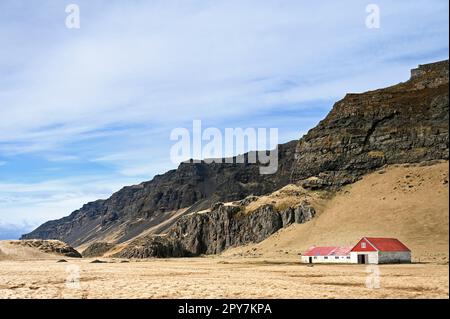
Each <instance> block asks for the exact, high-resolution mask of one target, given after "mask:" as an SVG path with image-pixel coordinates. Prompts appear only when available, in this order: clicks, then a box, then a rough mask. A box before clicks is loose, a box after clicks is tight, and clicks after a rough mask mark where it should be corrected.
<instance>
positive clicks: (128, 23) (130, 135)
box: [0, 0, 449, 239]
mask: <svg viewBox="0 0 450 319" xmlns="http://www.w3.org/2000/svg"><path fill="white" fill-rule="evenodd" d="M69 4H76V5H77V6H78V8H79V10H80V11H79V13H80V28H67V26H66V19H67V17H68V15H69V14H70V13H66V11H65V9H66V6H67V5H69ZM369 4H375V5H377V7H378V8H379V13H380V15H379V17H380V19H379V28H368V27H367V25H366V19H367V17H368V15H370V14H371V12H367V11H366V7H367V5H369ZM448 9H449V8H448V2H447V0H431V1H430V0H417V1H407V0H400V1H375V0H374V1H370V2H365V1H361V0H355V1H350V0H348V1H347V0H345V1H320V3H319V1H300V0H284V1H283V0H282V1H279V0H277V1H275V0H267V1H257V0H242V1H234V0H214V1H212V0H211V1H208V0H204V1H200V0H184V1H181V0H179V1H172V0H153V1H137V0H134V1H118V0H117V1H114V0H108V1H106V0H105V1H100V0H89V1H76V0H71V1H70V2H69V1H68V2H66V1H50V0H48V1H45V0H42V1H26V0H23V1H20V0H2V1H1V2H0V239H13V238H18V237H19V236H20V235H21V234H23V233H26V232H28V231H30V230H32V229H33V228H35V227H36V226H38V225H39V224H41V223H43V222H45V221H47V220H50V219H56V218H60V217H63V216H66V215H68V214H70V213H71V212H72V211H74V210H76V209H78V208H80V207H81V206H82V205H83V204H84V203H86V202H89V201H92V200H96V199H99V198H107V197H109V196H110V195H111V194H112V193H113V192H115V191H118V190H119V189H120V188H121V187H123V186H126V185H131V184H136V183H140V182H142V181H146V180H150V179H151V178H152V177H153V176H154V175H155V174H161V173H164V172H165V171H167V170H169V169H173V168H176V167H177V164H176V163H173V162H172V161H171V160H170V158H169V157H170V148H171V146H172V145H173V143H174V142H173V141H171V140H170V133H171V131H172V130H173V129H174V128H177V127H183V128H187V129H191V128H192V121H193V120H201V121H202V125H203V126H204V127H205V128H206V127H217V128H219V129H220V130H223V129H225V128H227V127H228V128H235V127H242V128H247V127H251V128H257V127H265V128H278V131H279V142H280V143H283V142H287V141H290V140H293V139H298V138H300V137H301V136H302V135H303V134H305V133H306V132H307V131H308V130H309V129H311V128H312V127H314V126H315V125H316V124H317V123H318V122H319V121H320V120H321V119H322V118H323V117H324V116H326V114H327V113H328V112H329V110H330V109H331V108H332V106H333V104H334V103H335V102H336V101H337V100H339V99H341V98H343V97H344V96H345V94H346V93H350V92H351V93H357V92H364V91H367V90H371V89H376V88H380V87H384V86H388V85H392V84H395V83H398V82H402V81H406V80H407V79H408V78H409V73H410V69H411V68H414V67H416V66H417V65H418V64H423V63H428V62H433V61H437V60H442V59H447V58H448V50H449V45H448V36H449V29H448V25H449V17H448Z"/></svg>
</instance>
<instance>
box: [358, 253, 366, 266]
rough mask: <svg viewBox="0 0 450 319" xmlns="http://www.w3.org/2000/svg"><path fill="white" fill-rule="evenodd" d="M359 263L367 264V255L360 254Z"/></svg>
mask: <svg viewBox="0 0 450 319" xmlns="http://www.w3.org/2000/svg"><path fill="white" fill-rule="evenodd" d="M358 264H367V255H363V254H361V255H358Z"/></svg>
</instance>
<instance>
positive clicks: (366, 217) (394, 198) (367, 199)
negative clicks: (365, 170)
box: [224, 162, 449, 262]
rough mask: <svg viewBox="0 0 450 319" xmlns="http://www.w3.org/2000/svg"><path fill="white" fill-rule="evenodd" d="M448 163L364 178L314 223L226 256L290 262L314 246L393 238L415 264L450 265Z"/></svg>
mask: <svg viewBox="0 0 450 319" xmlns="http://www.w3.org/2000/svg"><path fill="white" fill-rule="evenodd" d="M448 168H449V167H448V162H442V163H439V164H435V165H432V166H420V165H394V166H390V167H387V168H385V169H383V170H380V171H377V172H375V173H372V174H369V175H367V176H365V177H364V178H363V179H362V180H360V181H359V182H357V183H355V184H353V185H349V186H347V187H345V188H344V189H342V190H341V191H340V192H338V193H337V194H336V195H335V196H333V197H332V198H331V199H330V200H328V201H326V202H325V204H324V205H323V206H322V205H321V206H320V207H318V215H317V216H316V218H315V219H314V220H313V221H311V222H308V223H306V224H301V225H293V226H291V227H288V228H286V229H283V230H281V231H279V232H278V233H276V234H275V235H273V236H271V237H270V238H268V239H266V240H265V241H263V242H261V243H259V244H256V245H250V246H246V247H240V248H233V249H230V250H228V251H226V252H224V255H228V256H232V255H255V256H267V257H269V256H285V257H287V256H291V257H297V254H298V253H299V252H302V251H304V250H305V249H307V248H308V247H310V246H312V245H352V244H354V243H356V242H357V240H358V239H359V238H361V237H363V236H374V237H375V236H385V237H396V238H399V239H400V240H401V241H403V242H404V243H405V244H406V245H407V246H408V247H409V248H410V249H411V250H412V251H413V259H414V260H416V261H418V260H421V261H438V262H442V261H448V250H449V223H448V221H449V200H448V196H449V190H448V172H449V169H448Z"/></svg>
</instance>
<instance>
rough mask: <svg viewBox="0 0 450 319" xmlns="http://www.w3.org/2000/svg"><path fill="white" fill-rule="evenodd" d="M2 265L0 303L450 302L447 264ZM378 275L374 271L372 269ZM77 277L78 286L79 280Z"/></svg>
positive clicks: (218, 261) (205, 261)
mask: <svg viewBox="0 0 450 319" xmlns="http://www.w3.org/2000/svg"><path fill="white" fill-rule="evenodd" d="M105 260H107V261H108V263H91V262H92V259H67V261H68V262H67V263H58V262H57V259H54V258H52V259H46V260H33V261H23V260H22V261H19V260H15V261H11V260H10V261H0V298H448V297H449V274H448V271H449V267H448V264H409V265H381V266H379V268H378V270H379V273H380V276H379V278H380V281H379V284H380V288H378V289H377V288H375V289H373V288H372V289H371V288H367V287H366V281H369V282H372V283H373V282H376V280H373V279H375V278H374V277H371V276H373V275H371V274H370V273H371V272H372V271H373V269H374V268H367V267H366V266H364V265H314V267H308V266H307V265H304V264H300V263H299V262H298V261H297V260H292V259H290V260H289V259H286V260H280V259H278V260H270V259H259V258H246V259H244V258H223V257H204V258H190V259H183V258H179V259H150V260H145V261H131V262H127V263H124V262H120V261H119V260H111V259H105ZM375 270H376V269H375ZM77 271H79V286H77V277H78V273H77Z"/></svg>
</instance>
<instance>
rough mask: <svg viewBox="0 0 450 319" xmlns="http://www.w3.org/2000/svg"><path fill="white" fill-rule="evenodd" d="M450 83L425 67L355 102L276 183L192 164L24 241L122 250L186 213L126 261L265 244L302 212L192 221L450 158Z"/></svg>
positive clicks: (290, 153)
mask: <svg viewBox="0 0 450 319" xmlns="http://www.w3.org/2000/svg"><path fill="white" fill-rule="evenodd" d="M448 75H449V74H448V61H443V62H438V63H433V64H427V65H424V66H420V67H419V68H417V69H415V70H413V71H412V76H411V79H410V80H408V81H407V82H404V83H400V84H398V85H394V86H392V87H388V88H385V89H380V90H376V91H370V92H366V93H362V94H348V95H347V96H346V97H345V98H344V99H343V100H341V101H339V102H337V103H336V104H335V105H334V106H333V109H332V110H331V112H330V113H329V114H328V116H327V117H326V118H325V119H324V120H323V121H321V122H320V123H319V124H318V125H317V126H316V127H315V128H313V129H312V130H310V131H309V132H308V134H306V135H305V136H304V137H303V138H302V139H300V141H298V142H296V141H293V142H290V143H287V144H283V145H281V146H280V148H279V151H280V152H279V169H278V172H277V173H276V174H274V175H260V174H259V168H258V166H257V165H252V164H245V165H244V164H219V163H216V164H205V163H198V164H187V163H185V164H181V165H180V166H179V167H178V169H177V170H172V171H169V172H167V173H165V174H163V175H159V176H156V177H155V178H154V179H153V180H152V181H150V182H145V183H142V184H140V185H136V186H131V187H125V188H123V189H122V190H120V191H119V192H117V193H115V194H114V195H113V196H111V198H109V199H107V200H100V201H96V202H93V203H89V204H86V205H85V206H83V207H82V208H81V209H80V210H77V211H75V212H73V213H72V214H71V215H70V216H68V217H65V218H62V219H60V220H56V221H50V222H47V223H45V224H43V225H42V226H40V227H39V228H37V229H36V230H35V231H33V232H31V233H30V234H27V235H24V236H23V237H22V238H24V239H26V238H43V239H50V238H51V239H60V240H63V241H66V242H68V243H70V244H72V245H75V246H78V245H81V244H85V243H88V242H94V241H104V239H105V238H106V237H108V238H109V241H112V242H115V243H120V242H124V241H127V240H130V239H132V238H134V237H136V236H137V235H139V234H141V233H142V232H143V231H145V230H147V229H150V228H151V227H155V226H158V225H160V224H161V223H162V222H164V221H167V220H168V218H169V217H171V216H173V215H172V214H173V211H174V210H177V209H180V208H186V210H185V212H184V214H185V215H186V216H185V217H181V218H180V219H179V220H176V219H175V220H174V221H173V222H171V223H168V224H165V225H164V227H162V228H161V229H160V230H159V233H167V234H166V235H164V236H158V237H153V236H150V237H145V238H143V239H142V238H141V239H139V240H142V243H141V244H139V243H135V245H134V247H144V248H136V249H137V250H138V252H130V253H126V252H124V256H126V255H127V254H129V255H130V256H137V255H142V256H159V255H161V256H177V255H183V256H184V255H189V254H194V255H196V254H200V253H214V252H219V251H221V250H223V249H224V248H226V247H229V246H230V245H238V244H243V243H246V242H250V241H259V240H262V239H264V238H265V237H267V236H269V235H270V234H272V233H273V232H274V231H276V229H279V228H280V227H282V225H283V224H286V221H289V222H292V220H294V221H296V220H297V221H298V220H302V217H300V216H301V213H298V212H296V211H295V209H294V208H292V209H294V211H290V212H284V213H282V214H280V212H275V211H271V210H270V209H268V208H266V209H263V210H262V211H259V212H257V213H255V214H254V215H253V214H252V215H242V214H241V213H240V212H239V211H238V210H237V208H234V207H227V206H223V207H217V208H216V209H213V210H212V211H211V212H210V213H208V214H205V215H189V214H191V213H192V212H196V211H199V210H202V209H206V208H208V207H211V205H213V204H214V203H215V202H218V201H223V202H226V201H233V200H238V199H242V198H244V197H246V196H247V195H250V194H253V195H260V194H266V193H270V192H273V191H275V190H277V189H279V188H281V187H282V186H284V185H286V184H288V183H292V182H295V183H298V184H300V185H302V186H303V187H305V188H313V189H314V188H324V187H326V188H331V189H332V188H338V187H340V186H341V185H344V184H348V183H352V182H354V181H356V180H358V179H359V178H360V177H361V176H362V175H363V174H366V173H368V172H370V171H373V170H374V169H376V168H379V167H381V166H383V165H385V164H394V163H406V162H421V161H428V160H435V159H448V155H449V152H448V117H449V108H448V106H449V100H448V92H449V89H448ZM299 214H300V215H299ZM188 216H189V217H188ZM241 218H242V219H241ZM214 229H215V231H213V230H214ZM149 238H151V239H150V240H149Z"/></svg>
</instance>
